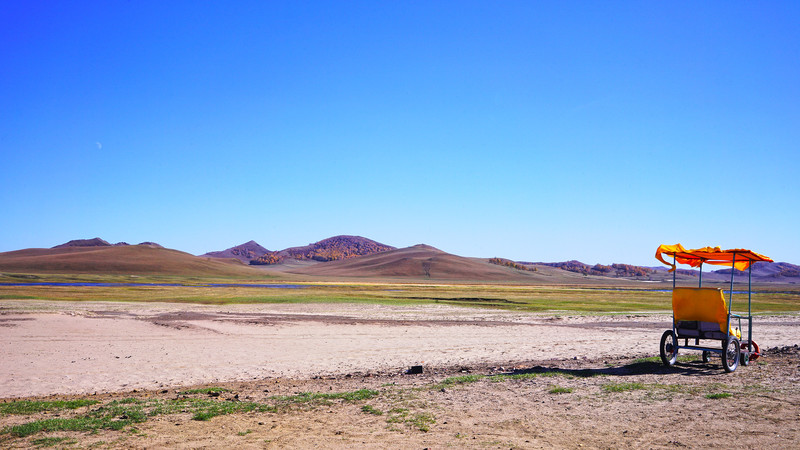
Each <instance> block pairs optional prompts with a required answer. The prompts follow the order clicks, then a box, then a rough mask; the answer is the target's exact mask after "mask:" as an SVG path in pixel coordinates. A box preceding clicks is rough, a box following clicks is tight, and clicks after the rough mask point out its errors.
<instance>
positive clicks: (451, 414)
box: [0, 301, 800, 449]
mask: <svg viewBox="0 0 800 450" xmlns="http://www.w3.org/2000/svg"><path fill="white" fill-rule="evenodd" d="M0 308H1V309H0V313H1V314H2V315H0V342H3V346H2V349H0V362H2V364H0V398H4V399H3V400H0V401H1V402H3V403H0V407H2V406H4V405H7V404H10V403H11V402H19V401H20V400H22V399H26V400H41V401H54V400H70V399H76V398H79V399H90V400H94V401H97V403H95V404H93V405H89V406H84V407H80V408H78V409H74V410H72V409H61V408H50V409H47V408H44V409H46V410H44V411H42V410H38V411H37V412H33V413H29V414H16V413H14V414H12V413H4V414H0V430H2V432H0V447H3V448H6V447H8V448H17V447H36V446H48V445H50V446H55V447H96V448H106V447H113V448H164V447H170V448H202V447H206V448H220V447H237V448H344V447H360V448H361V447H363V448H385V447H393V448H394V447H396V448H420V449H421V448H446V447H452V448H578V447H583V448H665V447H670V448H674V447H688V448H702V447H720V448H730V447H733V448H781V447H782V448H796V447H797V445H798V442H800V387H798V382H800V349H798V347H797V344H798V343H800V321H798V318H797V317H796V316H780V317H777V316H776V317H759V318H758V319H757V320H758V321H757V327H758V328H756V329H755V332H756V340H757V341H758V342H759V343H760V344H761V345H762V348H765V349H766V351H765V352H764V355H763V356H762V357H761V358H760V359H758V360H757V361H755V362H753V363H752V364H750V366H748V367H740V368H739V369H737V370H736V371H735V372H734V373H732V374H725V373H724V372H723V370H722V367H721V364H720V363H719V360H718V359H717V358H713V359H712V361H711V362H709V363H707V364H706V363H702V362H701V361H699V360H682V361H680V362H679V364H678V365H677V366H675V367H673V368H664V367H663V366H662V365H661V364H660V362H656V361H654V360H653V359H652V358H650V359H646V360H642V359H637V358H644V357H647V356H653V355H656V354H657V348H658V339H659V337H660V335H661V333H662V332H663V330H664V329H665V328H666V325H665V324H668V320H669V317H668V316H665V315H651V314H641V315H631V314H628V315H620V316H598V317H590V316H556V315H552V314H550V315H531V314H520V313H513V312H505V311H488V310H477V309H464V308H455V307H439V306H415V307H408V308H402V307H389V306H380V305H342V304H340V305H269V306H264V305H258V306H256V305H250V306H246V305H238V306H225V307H219V306H214V307H209V306H201V305H188V306H187V305H167V304H161V305H143V304H117V303H62V302H59V303H50V302H12V301H4V302H2V303H0ZM760 336H763V337H762V338H760V339H759V337H760ZM73 361H74V362H73ZM412 365H421V366H422V368H423V373H422V374H406V373H404V372H405V371H406V369H408V368H409V367H410V366H412ZM193 385H194V386H193ZM208 388H213V389H208ZM192 389H198V390H197V391H193V390H192ZM34 396H36V397H35V398H34ZM201 404H202V405H203V408H204V409H202V411H204V412H205V413H208V412H209V411H211V412H212V413H211V414H208V415H207V416H206V417H201V416H199V414H200V413H199V412H198V411H199V409H198V408H197V407H196V405H201ZM114 405H116V406H120V405H127V406H129V407H131V408H133V409H130V410H123V409H119V410H118V411H117V410H113V408H112V406H114ZM134 407H135V408H134ZM136 408H138V410H137V409H136ZM134 410H136V411H140V412H142V413H143V415H142V416H135V415H134V413H132V412H131V411H134ZM6 411H8V410H6ZM102 411H117V412H115V413H114V414H116V415H114V416H113V417H111V420H112V422H116V423H117V424H118V425H120V428H121V429H120V430H111V429H105V428H101V429H99V430H97V431H93V432H92V431H41V432H36V433H33V434H31V435H28V436H20V434H24V433H16V432H15V431H14V430H17V429H16V428H13V427H14V426H17V425H24V424H26V423H31V422H36V421H40V422H39V423H50V422H41V421H47V420H50V419H55V422H53V423H56V422H58V420H62V419H70V418H74V417H85V416H90V415H92V414H99V412H102ZM211 416H213V417H211ZM203 418H206V419H207V420H197V419H203ZM133 419H138V420H133ZM132 420H133V422H134V423H130V424H128V422H131V421H132Z"/></svg>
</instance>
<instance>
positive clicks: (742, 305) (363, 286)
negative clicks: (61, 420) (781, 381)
mask: <svg viewBox="0 0 800 450" xmlns="http://www.w3.org/2000/svg"><path fill="white" fill-rule="evenodd" d="M42 282H54V283H68V282H92V283H137V284H140V285H135V286H36V285H23V286H3V285H2V283H42ZM145 283H160V284H175V286H148V285H146V284H145ZM212 283H218V284H237V285H235V286H222V287H209V284H212ZM282 283H291V286H290V287H275V288H265V287H257V286H246V285H240V284H282ZM670 288H671V283H659V284H648V285H646V286H643V287H642V288H631V287H630V286H629V285H628V286H624V287H618V288H609V287H607V286H603V287H592V286H525V285H512V284H426V283H396V282H380V281H375V282H364V283H357V282H295V281H286V280H280V279H276V278H274V277H268V276H265V277H264V278H262V279H257V280H254V279H247V280H240V279H232V278H198V277H176V276H163V277H159V276H143V277H131V276H122V275H24V274H23V275H20V274H0V300H3V299H35V300H56V301H126V302H172V303H182V302H183V303H199V304H230V303H250V304H252V303H313V302H318V303H372V304H390V305H415V304H436V303H440V304H449V305H462V306H469V307H486V308H500V309H507V310H519V311H530V312H559V311H565V312H566V311H568V312H575V313H613V312H621V313H629V312H637V311H669V310H670V309H671V300H670V298H671V297H670V295H671V294H670ZM734 289H735V290H742V289H744V290H746V285H745V286H738V285H737V286H735V288H734ZM754 290H755V291H757V292H756V293H755V294H753V305H752V311H753V312H754V313H785V312H798V311H800V288H796V287H794V286H768V287H756V288H754ZM746 308H747V295H746V294H734V307H733V310H734V311H739V312H741V311H746Z"/></svg>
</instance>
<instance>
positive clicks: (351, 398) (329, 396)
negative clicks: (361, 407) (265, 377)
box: [270, 389, 380, 403]
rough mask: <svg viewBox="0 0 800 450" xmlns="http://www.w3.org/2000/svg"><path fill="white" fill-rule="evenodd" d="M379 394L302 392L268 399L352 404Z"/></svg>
mask: <svg viewBox="0 0 800 450" xmlns="http://www.w3.org/2000/svg"><path fill="white" fill-rule="evenodd" d="M379 394H380V392H378V391H373V390H371V389H359V390H357V391H352V392H330V393H328V392H302V393H300V394H297V395H287V396H282V395H280V396H274V397H270V398H271V399H273V400H276V401H278V402H281V403H327V402H329V401H330V400H343V401H345V402H351V403H352V402H357V401H361V400H369V399H371V398H374V397H377V396H378V395H379Z"/></svg>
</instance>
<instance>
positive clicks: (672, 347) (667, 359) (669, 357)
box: [661, 330, 678, 366]
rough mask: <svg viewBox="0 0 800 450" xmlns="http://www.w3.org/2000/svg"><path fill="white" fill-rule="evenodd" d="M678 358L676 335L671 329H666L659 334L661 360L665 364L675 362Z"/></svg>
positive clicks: (669, 364)
mask: <svg viewBox="0 0 800 450" xmlns="http://www.w3.org/2000/svg"><path fill="white" fill-rule="evenodd" d="M677 359H678V337H677V336H675V333H673V332H672V330H667V331H665V332H664V334H663V335H661V362H663V363H664V365H665V366H671V365H673V364H675V361H676V360H677Z"/></svg>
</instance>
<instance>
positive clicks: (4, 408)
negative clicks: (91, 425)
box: [0, 399, 98, 414]
mask: <svg viewBox="0 0 800 450" xmlns="http://www.w3.org/2000/svg"><path fill="white" fill-rule="evenodd" d="M96 403H98V402H97V401H96V400H85V399H78V400H58V401H52V402H47V401H33V400H18V401H15V402H11V403H0V413H2V414H36V413H39V412H43V411H55V410H59V409H77V408H81V407H83V406H90V405H94V404H96Z"/></svg>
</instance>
